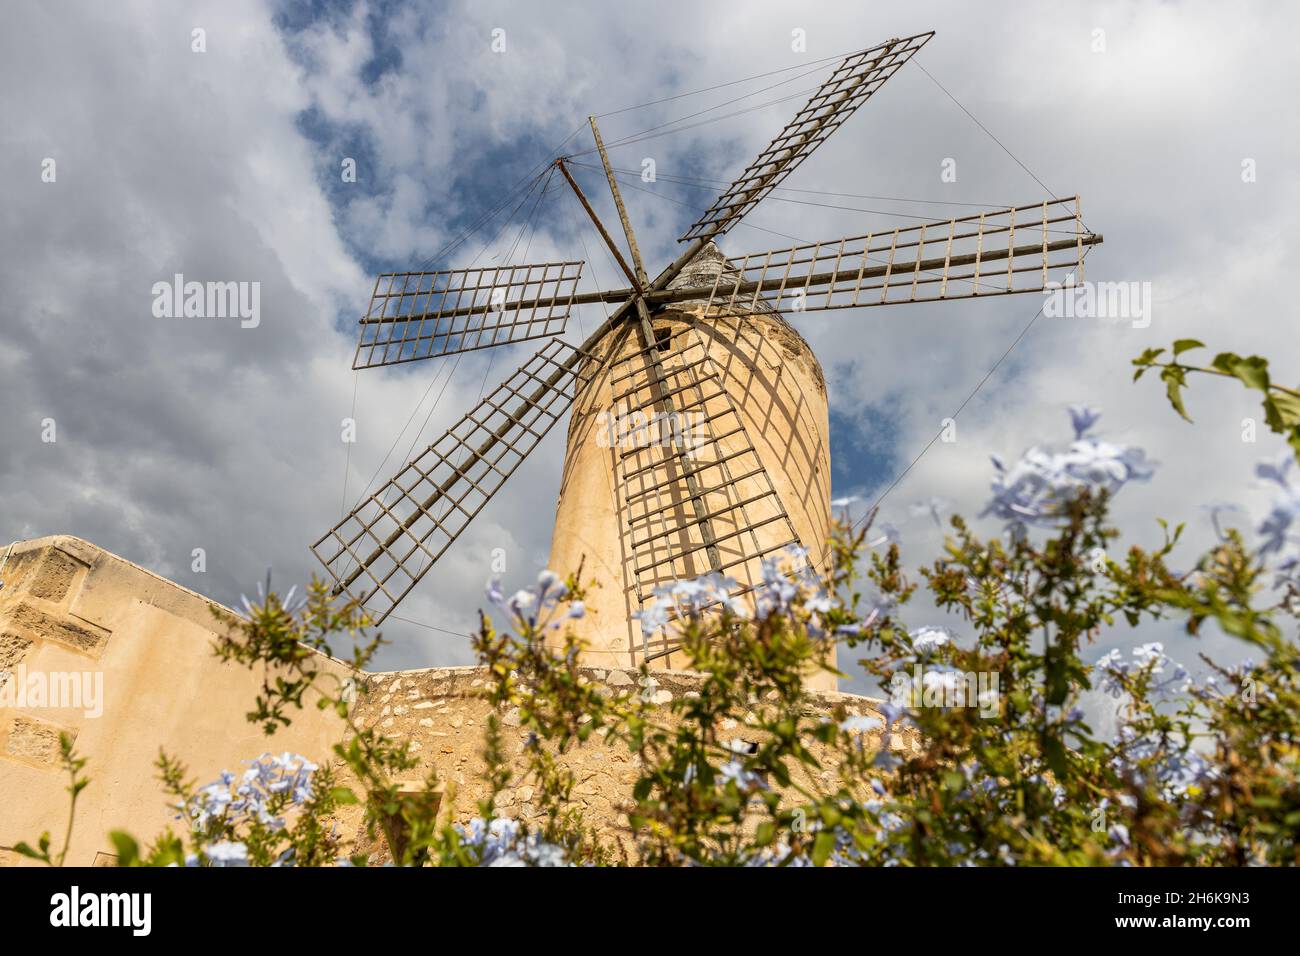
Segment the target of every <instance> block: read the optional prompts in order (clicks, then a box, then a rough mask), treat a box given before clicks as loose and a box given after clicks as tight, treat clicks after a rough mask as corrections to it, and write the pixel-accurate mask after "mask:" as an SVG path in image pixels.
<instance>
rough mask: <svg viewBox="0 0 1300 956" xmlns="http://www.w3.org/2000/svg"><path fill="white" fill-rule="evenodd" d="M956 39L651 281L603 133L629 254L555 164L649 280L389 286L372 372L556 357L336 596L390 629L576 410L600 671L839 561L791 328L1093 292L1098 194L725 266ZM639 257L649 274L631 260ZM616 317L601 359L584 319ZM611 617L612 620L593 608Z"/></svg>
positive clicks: (887, 69)
mask: <svg viewBox="0 0 1300 956" xmlns="http://www.w3.org/2000/svg"><path fill="white" fill-rule="evenodd" d="M933 35H934V34H933V32H929V33H923V34H918V35H916V36H911V37H907V38H903V39H897V38H896V39H892V40H889V41H887V42H885V43H882V44H880V45H878V46H874V47H871V48H869V49H866V50H862V51H860V52H857V53H854V54H851V55H850V56H848V57H846V58H845V59H844V60H843V61H842V62H841V63H839V65H838V66H837V67H836V68H835V69H834V71H833V72H832V74H831V76H830V77H829V79H827V80H826V81H825V82H824V83H823V84H822V85H821V86H820V87H819V88H818V89H817V90H816V91H815V92H814V93H813V95H812V97H811V98H810V99H809V100H808V102H807V104H806V105H804V107H803V108H802V109H801V110H800V111H799V112H798V113H797V114H796V115H795V117H794V119H793V120H792V121H791V122H790V123H789V124H788V125H787V126H786V127H785V128H784V129H782V130H781V132H780V133H778V134H777V136H776V137H775V138H774V139H773V140H772V142H771V143H770V144H769V145H768V146H767V147H766V148H765V149H764V150H763V151H762V152H761V153H760V154H759V155H758V157H757V158H756V159H755V160H754V161H753V162H752V163H750V164H749V165H748V166H747V167H746V168H745V170H744V171H743V172H742V173H741V174H740V175H739V177H738V178H737V179H736V180H735V182H734V183H732V184H731V186H730V187H729V188H728V189H726V191H724V192H723V193H722V195H721V196H719V197H718V198H717V200H715V201H714V202H713V204H712V205H711V206H709V208H708V209H707V210H706V211H705V212H704V214H703V215H701V216H700V218H699V219H698V220H697V221H696V222H695V223H694V224H693V225H692V226H691V227H690V229H688V230H687V231H686V233H685V234H684V235H683V236H682V237H681V239H680V240H679V241H681V242H684V243H686V244H687V245H686V246H685V248H684V250H683V251H682V252H681V254H680V255H679V256H678V257H677V258H676V259H675V260H674V261H673V262H671V263H670V264H669V265H668V266H667V267H665V268H664V269H663V270H662V271H661V272H659V274H658V275H657V276H655V277H654V278H653V279H652V278H650V275H649V273H648V272H647V271H646V268H645V264H644V262H643V260H642V257H641V253H640V250H639V248H638V245H637V241H636V236H635V233H634V232H633V229H632V225H631V222H630V221H629V219H628V215H627V210H626V208H625V206H624V203H623V199H622V195H621V193H620V190H619V184H618V179H617V177H616V175H615V170H614V168H613V167H612V166H611V165H610V162H609V158H608V155H607V152H606V149H605V145H604V143H603V141H602V140H601V136H600V131H599V129H598V127H597V125H596V121H595V118H594V117H593V118H591V119H590V125H591V130H592V134H593V137H594V140H595V148H596V151H597V152H598V153H599V155H600V160H601V164H602V167H603V169H604V172H605V175H606V178H607V180H608V183H609V188H610V191H611V193H612V198H613V201H614V205H615V208H616V209H617V212H618V218H619V221H620V223H621V225H622V229H623V232H624V236H625V238H626V241H627V253H628V256H627V257H625V256H624V254H623V251H622V250H621V249H620V247H619V244H618V243H617V242H615V240H614V238H613V237H612V236H611V235H610V233H609V231H608V230H607V229H606V228H605V226H604V224H603V223H602V222H601V220H600V218H599V217H598V216H597V214H596V212H595V210H594V209H593V208H592V206H591V204H590V202H589V201H588V199H587V197H586V196H585V195H584V194H583V192H582V189H581V188H580V187H579V185H578V183H577V182H576V181H575V180H574V178H573V176H572V174H571V172H570V170H569V162H568V161H567V159H568V158H567V157H560V158H558V159H556V160H555V161H554V162H553V164H552V165H553V167H554V169H556V170H558V171H559V173H560V174H561V175H562V176H563V178H564V179H565V180H566V181H567V182H568V184H569V185H570V186H571V187H572V189H573V191H574V193H575V195H576V196H577V198H578V200H579V202H580V203H581V205H582V207H583V209H584V210H585V212H586V214H587V215H588V216H589V217H590V218H591V220H592V222H593V224H594V225H595V228H596V230H597V231H598V232H599V233H600V236H601V238H602V240H603V241H604V243H605V244H606V246H608V248H609V251H610V253H611V255H612V257H613V259H614V260H615V261H616V262H617V264H618V267H619V268H620V269H621V271H622V272H623V274H624V276H625V277H626V279H627V286H626V287H624V288H619V289H613V290H606V291H594V292H582V293H579V292H578V291H577V285H578V281H579V278H580V277H581V272H582V267H583V263H582V262H581V261H569V262H547V263H538V264H526V265H506V266H499V267H484V268H473V269H450V270H443V271H431V272H406V273H387V274H383V275H380V276H379V278H378V279H377V281H376V283H375V288H374V293H373V295H372V298H371V301H370V307H369V309H368V310H367V312H366V315H365V316H364V317H363V318H362V319H361V320H360V338H359V342H358V345H357V351H356V358H355V361H354V363H353V367H354V368H356V369H363V368H373V367H377V366H385V365H394V364H398V363H403V362H413V361H420V360H423V359H428V358H433V357H437V356H445V355H449V354H454V353H458V352H464V351H471V350H475V349H482V348H490V347H492V346H496V345H501V344H505V343H509V342H518V341H524V340H531V339H547V340H548V341H546V342H545V343H544V344H543V345H542V346H541V347H540V348H539V349H538V351H537V352H536V354H535V355H533V356H532V358H530V359H529V360H528V361H527V362H525V363H524V364H523V365H522V366H521V367H520V368H519V369H518V370H517V371H516V372H515V373H514V374H513V375H511V376H510V377H509V378H507V379H506V380H505V381H504V382H503V383H501V385H499V386H498V387H497V388H496V389H495V391H493V392H491V393H490V394H489V395H488V396H487V397H486V398H484V399H483V400H482V401H481V402H479V404H478V405H477V406H476V407H475V408H473V409H472V410H471V411H469V412H468V413H466V414H465V415H464V416H463V417H462V418H461V419H460V420H459V421H458V422H457V423H456V424H454V425H453V426H452V427H451V428H450V429H448V430H447V432H446V433H445V434H444V435H442V437H440V438H439V439H438V440H437V441H435V442H434V443H433V444H432V445H430V446H429V447H428V448H427V449H426V450H425V451H424V452H422V453H420V454H419V455H417V456H416V457H415V458H414V459H413V460H412V461H411V462H410V463H408V464H407V465H406V466H405V467H404V468H403V469H401V470H400V471H399V472H398V473H397V474H396V475H394V476H393V477H392V478H391V479H390V480H389V481H388V483H387V484H386V485H385V486H383V487H381V488H379V489H378V490H377V491H375V492H374V493H373V494H371V495H370V496H369V497H367V498H366V499H365V500H364V501H362V502H361V503H360V504H359V505H358V506H357V507H356V508H354V509H353V510H352V511H351V512H350V513H349V514H347V515H346V516H345V517H343V519H342V520H340V521H339V522H338V523H337V524H336V525H335V526H334V527H333V528H331V529H330V530H329V531H327V532H326V533H325V534H323V535H322V536H321V537H320V538H319V539H318V540H317V541H316V542H315V543H314V544H313V545H312V550H313V552H314V553H315V555H316V556H317V558H318V559H319V560H320V561H321V563H322V564H323V565H324V566H325V568H326V571H327V572H328V574H329V576H330V578H331V579H332V580H333V581H334V593H335V594H347V595H348V596H349V597H351V598H352V599H355V600H357V601H358V602H360V604H361V605H362V606H364V607H365V608H366V610H367V613H368V615H369V617H370V619H371V620H372V621H374V622H375V623H380V622H382V621H383V620H384V619H385V618H386V617H388V615H389V614H390V613H391V612H392V611H393V609H394V608H395V607H396V606H397V605H398V604H399V603H400V602H401V601H402V600H403V599H404V598H405V597H406V596H407V595H408V594H409V593H410V592H411V590H412V589H413V588H414V587H415V586H416V584H418V583H419V581H420V580H421V579H422V578H423V577H424V576H425V575H426V574H427V573H428V572H429V570H430V569H431V568H432V567H433V565H434V563H435V562H436V561H437V560H438V559H439V558H440V557H442V555H443V554H444V553H446V551H447V549H448V548H449V547H450V546H451V544H452V543H453V542H454V541H455V540H456V539H457V538H458V537H459V535H460V534H461V533H462V532H463V531H464V529H465V528H466V526H467V525H468V524H469V523H470V521H472V520H473V519H474V518H475V517H476V516H477V515H478V514H479V513H480V512H481V511H482V510H483V508H484V507H485V506H486V504H487V503H488V501H490V500H491V498H492V496H493V495H495V494H496V493H497V492H498V491H499V490H500V488H501V487H502V485H504V483H505V482H506V480H507V479H508V478H509V477H510V476H511V475H512V474H514V473H515V471H516V470H517V469H518V468H519V465H520V463H521V462H522V461H523V460H524V458H525V457H527V455H528V454H529V453H530V452H532V451H533V449H534V448H536V447H537V445H538V443H539V442H540V441H541V440H542V439H543V438H544V437H545V435H546V434H547V433H548V432H549V431H550V430H551V428H552V427H554V425H555V424H556V423H557V422H558V421H560V419H561V418H562V417H563V416H564V415H565V414H566V413H568V412H569V411H570V409H573V415H572V417H571V420H570V425H569V437H568V449H567V453H566V457H565V468H564V476H563V478H562V485H561V494H560V501H559V506H558V509H557V518H556V530H555V535H554V539H553V543H552V556H551V566H552V567H553V568H555V569H556V570H558V571H561V572H567V571H571V570H574V569H576V567H577V562H578V561H579V560H583V561H584V562H585V570H586V572H587V573H588V574H589V575H590V574H593V573H594V574H595V575H596V576H597V577H599V578H602V579H605V583H604V585H603V587H602V589H601V592H600V596H598V597H597V599H596V601H595V602H594V603H595V604H596V605H597V606H598V610H599V613H596V614H594V615H588V618H587V619H586V621H588V622H593V623H590V624H587V623H586V622H584V626H585V627H588V628H589V629H590V634H589V635H588V636H589V637H591V638H593V640H591V642H590V644H591V648H590V650H589V651H588V658H589V660H590V662H591V663H593V664H595V665H597V666H617V667H627V666H636V665H637V664H638V663H639V662H640V661H642V660H646V661H651V662H654V663H655V664H656V666H660V667H662V666H669V665H671V664H672V663H673V660H672V655H673V654H674V651H675V647H674V645H672V644H671V643H670V642H669V641H668V639H667V638H665V637H663V636H662V635H660V634H655V633H650V632H649V629H646V631H644V632H642V631H641V628H640V626H639V624H638V623H637V620H636V617H637V615H636V612H637V611H639V610H640V609H642V608H643V607H645V606H646V604H647V603H648V602H649V601H651V600H652V599H653V597H654V591H655V589H656V588H659V587H662V586H663V585H665V584H668V583H671V582H673V581H677V580H685V579H689V578H693V577H696V576H698V575H701V574H705V573H708V572H710V571H715V572H719V573H721V574H723V575H725V576H727V577H729V578H732V579H733V580H735V581H736V588H737V590H744V589H747V588H749V587H752V586H753V585H754V584H755V583H756V582H757V581H758V580H760V576H761V574H762V563H763V561H764V560H765V559H772V558H774V557H776V556H778V555H780V554H781V553H782V552H783V551H785V550H786V549H787V548H788V547H789V546H790V545H792V544H801V543H802V544H803V545H806V546H808V547H809V548H810V549H811V552H810V554H809V560H811V561H812V562H813V563H814V564H818V563H819V562H820V555H819V553H818V552H819V549H820V548H821V547H822V546H823V545H824V543H825V536H826V532H827V531H828V530H829V524H830V508H829V491H830V488H829V485H830V480H829V451H828V444H829V429H828V426H827V406H826V394H825V384H824V381H823V380H822V379H821V369H820V366H819V364H818V363H817V359H816V357H815V356H814V355H813V354H812V352H811V350H810V349H809V348H808V346H807V345H806V344H805V343H804V342H803V340H802V339H801V338H800V337H799V335H798V333H797V332H795V331H794V329H793V327H791V326H790V325H788V324H787V323H786V321H785V320H784V318H782V313H787V312H799V311H804V312H814V311H824V310H836V309H852V308H863V307H869V306H884V305H898V304H903V303H916V302H933V301H941V300H947V299H964V298H977V297H987V296H998V295H1009V294H1017V293H1025V292H1035V291H1042V290H1044V289H1046V288H1048V286H1049V283H1050V282H1053V281H1056V280H1060V279H1069V280H1070V281H1074V280H1081V279H1082V268H1083V259H1084V254H1085V249H1086V248H1087V247H1089V246H1091V245H1093V244H1095V243H1099V242H1101V236H1100V235H1096V234H1093V233H1091V232H1089V231H1087V230H1086V229H1085V228H1084V225H1083V222H1082V219H1081V217H1080V211H1079V201H1078V197H1074V198H1072V199H1053V200H1048V201H1044V202H1038V203H1031V204H1026V205H1022V206H1015V207H1011V208H1006V209H996V210H989V211H986V212H982V213H979V214H976V215H969V216H964V217H961V218H954V219H948V220H941V221H934V222H925V223H923V224H920V225H916V226H909V227H905V228H895V229H890V230H885V231H881V232H871V233H866V234H863V235H856V236H846V237H839V238H834V239H829V240H826V241H823V242H814V243H801V244H798V245H795V246H791V247H789V248H784V249H773V250H767V251H763V252H759V253H751V254H747V255H742V256H738V257H731V258H728V257H725V256H724V255H723V254H722V253H721V251H720V250H719V249H718V248H717V246H716V244H715V240H717V239H718V238H719V237H721V236H723V235H724V234H725V233H726V232H727V231H728V230H730V229H731V228H732V227H733V226H734V225H736V224H737V223H738V222H740V220H741V219H742V217H744V216H745V215H746V214H747V213H748V212H749V211H750V210H751V209H753V208H754V206H756V205H757V204H758V203H759V202H760V201H762V200H763V198H764V197H766V196H767V195H768V194H769V193H771V191H772V190H773V189H774V188H776V187H777V186H779V184H780V183H781V182H782V181H783V180H784V179H785V178H786V177H787V176H788V175H789V174H790V173H791V172H792V171H793V170H794V169H795V168H797V167H798V166H799V164H800V163H802V162H803V161H804V160H805V159H807V157H808V156H809V155H810V154H811V153H812V152H813V150H815V149H816V148H817V147H818V146H819V145H820V144H821V143H822V142H823V141H824V140H825V139H826V138H827V137H828V136H829V135H830V134H831V133H833V132H834V131H835V130H836V129H837V128H838V127H839V126H840V125H841V124H842V123H843V122H845V120H847V119H848V118H849V116H850V115H852V113H853V112H854V111H855V110H856V109H857V108H858V107H859V106H861V105H862V104H863V103H864V102H866V100H867V99H869V98H870V97H871V96H872V95H873V94H874V93H875V92H876V91H877V90H879V89H880V87H881V86H882V85H883V84H884V83H885V82H886V80H888V79H889V78H890V77H891V76H892V75H893V74H894V73H895V72H897V71H898V70H899V69H900V68H901V67H902V66H903V65H904V64H906V63H907V61H908V60H909V59H911V57H912V56H913V55H914V54H915V53H916V52H917V51H918V50H919V49H921V47H923V46H924V45H925V44H926V43H927V42H928V41H929V40H930V38H931V37H932V36H933ZM629 258H630V261H629ZM584 303H604V304H606V306H610V305H615V306H616V308H614V310H613V311H612V313H611V314H609V315H608V316H607V318H606V320H605V321H604V322H603V323H602V324H601V325H600V327H599V328H597V329H596V330H595V331H594V332H593V333H592V334H591V335H590V336H588V337H587V338H586V340H585V341H583V342H582V343H581V344H580V345H576V346H575V345H571V344H568V343H566V342H565V341H563V340H562V339H561V338H559V336H560V335H561V334H563V332H564V330H565V328H566V323H567V319H568V317H569V314H570V311H571V310H572V308H573V307H574V306H576V305H579V304H584ZM588 605H589V608H591V607H592V605H593V601H591V600H589V601H588Z"/></svg>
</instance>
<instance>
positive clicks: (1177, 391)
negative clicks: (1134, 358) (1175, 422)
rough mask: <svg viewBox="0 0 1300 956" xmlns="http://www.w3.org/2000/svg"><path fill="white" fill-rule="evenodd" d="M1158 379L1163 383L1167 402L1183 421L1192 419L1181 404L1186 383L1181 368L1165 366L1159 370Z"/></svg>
mask: <svg viewBox="0 0 1300 956" xmlns="http://www.w3.org/2000/svg"><path fill="white" fill-rule="evenodd" d="M1160 379H1161V380H1162V381H1163V382H1164V383H1165V394H1166V395H1167V396H1168V397H1169V404H1170V405H1172V406H1173V407H1174V411H1176V412H1177V413H1178V414H1179V415H1181V416H1182V417H1183V419H1184V420H1185V421H1189V422H1190V421H1191V420H1192V419H1191V418H1190V417H1189V416H1188V414H1187V409H1186V408H1185V407H1184V406H1183V392H1182V390H1183V388H1184V386H1186V384H1187V382H1186V378H1185V376H1184V373H1183V370H1182V369H1181V368H1172V367H1167V368H1165V369H1163V370H1162V371H1161V372H1160Z"/></svg>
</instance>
